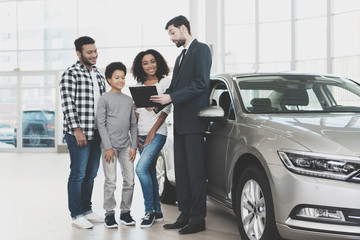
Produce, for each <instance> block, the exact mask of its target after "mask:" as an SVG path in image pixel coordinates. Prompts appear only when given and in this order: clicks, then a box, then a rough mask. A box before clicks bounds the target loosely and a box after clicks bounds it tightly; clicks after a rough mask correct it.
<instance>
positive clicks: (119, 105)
mask: <svg viewBox="0 0 360 240" xmlns="http://www.w3.org/2000/svg"><path fill="white" fill-rule="evenodd" d="M97 124H98V130H99V133H100V136H101V141H102V143H101V147H102V148H104V149H105V150H108V149H111V148H115V149H119V148H124V147H128V146H130V147H131V148H135V149H136V147H137V124H136V117H135V109H134V103H133V100H132V98H131V97H129V96H127V95H125V94H123V93H112V92H107V93H105V94H103V95H102V96H101V97H100V98H99V103H98V111H97Z"/></svg>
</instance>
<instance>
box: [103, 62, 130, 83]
mask: <svg viewBox="0 0 360 240" xmlns="http://www.w3.org/2000/svg"><path fill="white" fill-rule="evenodd" d="M116 70H120V71H123V72H124V74H125V75H126V66H125V65H124V64H123V63H122V62H112V63H110V64H109V65H107V66H106V68H105V78H106V81H107V82H108V83H109V81H108V79H109V78H111V77H112V75H113V73H114V72H115V71H116ZM109 85H110V83H109Z"/></svg>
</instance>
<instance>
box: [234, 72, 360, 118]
mask: <svg viewBox="0 0 360 240" xmlns="http://www.w3.org/2000/svg"><path fill="white" fill-rule="evenodd" d="M236 82H237V87H238V88H239V91H240V95H241V96H240V97H241V99H242V101H243V103H244V107H245V109H246V110H247V112H249V113H286V112H291V111H293V112H294V111H295V112H296V111H302V112H307V111H309V112H311V111H313V112H323V111H324V112H344V111H348V112H349V111H350V112H360V87H359V85H358V84H356V83H354V82H352V81H351V80H349V79H344V78H334V77H326V76H312V75H289V76H287V75H277V76H267V75H265V76H255V77H239V78H237V79H236Z"/></svg>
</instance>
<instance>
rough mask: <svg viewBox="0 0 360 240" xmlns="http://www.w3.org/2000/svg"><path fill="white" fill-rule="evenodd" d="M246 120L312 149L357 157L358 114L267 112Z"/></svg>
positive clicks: (359, 125)
mask: <svg viewBox="0 0 360 240" xmlns="http://www.w3.org/2000/svg"><path fill="white" fill-rule="evenodd" d="M248 120H249V121H248V124H250V125H253V126H255V127H256V128H257V129H259V128H261V129H263V130H266V131H271V132H272V133H275V134H278V135H279V134H280V135H282V136H283V137H286V138H288V139H291V140H293V141H296V142H298V143H299V144H301V145H303V146H304V147H306V148H308V149H309V150H310V151H313V152H320V153H332V154H340V155H351V156H360V147H359V146H360V114H344V113H341V114H337V113H331V114H329V113H327V114H314V113H311V114H309V113H308V114H296V115H294V114H292V115H290V114H276V115H275V114H271V115H270V114H269V115H262V116H259V115H257V116H255V115H254V116H253V117H250V118H249V119H248ZM284 148H286V146H284Z"/></svg>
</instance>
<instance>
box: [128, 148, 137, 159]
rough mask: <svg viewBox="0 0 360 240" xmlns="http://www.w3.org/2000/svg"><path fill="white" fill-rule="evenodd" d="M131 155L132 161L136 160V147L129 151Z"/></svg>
mask: <svg viewBox="0 0 360 240" xmlns="http://www.w3.org/2000/svg"><path fill="white" fill-rule="evenodd" d="M129 157H130V159H129V160H130V161H131V162H133V161H134V160H135V157H136V148H130V151H129Z"/></svg>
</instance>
